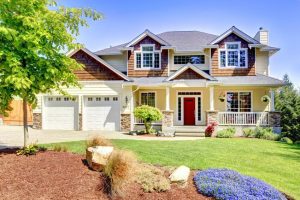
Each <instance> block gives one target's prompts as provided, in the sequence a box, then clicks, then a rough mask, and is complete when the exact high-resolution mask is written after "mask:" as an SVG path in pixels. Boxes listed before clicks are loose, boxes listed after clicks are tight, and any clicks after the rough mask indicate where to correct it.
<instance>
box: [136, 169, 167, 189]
mask: <svg viewBox="0 0 300 200" xmlns="http://www.w3.org/2000/svg"><path fill="white" fill-rule="evenodd" d="M164 174H165V171H164V170H163V169H160V168H158V167H155V166H152V165H146V164H144V165H140V170H139V173H138V177H137V182H138V183H139V184H141V186H142V189H143V190H144V192H154V191H156V192H165V191H167V190H169V189H170V188H171V185H170V180H169V179H168V178H166V177H165V175H164Z"/></svg>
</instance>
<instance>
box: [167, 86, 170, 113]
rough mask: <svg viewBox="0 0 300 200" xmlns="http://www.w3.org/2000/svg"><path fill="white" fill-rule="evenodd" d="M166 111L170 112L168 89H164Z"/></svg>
mask: <svg viewBox="0 0 300 200" xmlns="http://www.w3.org/2000/svg"><path fill="white" fill-rule="evenodd" d="M166 110H167V111H168V110H170V88H169V87H166Z"/></svg>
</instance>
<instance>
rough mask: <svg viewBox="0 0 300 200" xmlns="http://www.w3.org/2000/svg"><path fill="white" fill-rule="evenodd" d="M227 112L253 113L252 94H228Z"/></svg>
mask: <svg viewBox="0 0 300 200" xmlns="http://www.w3.org/2000/svg"><path fill="white" fill-rule="evenodd" d="M226 99H227V101H226V103H227V111H229V112H251V109H252V100H251V92H227V94H226Z"/></svg>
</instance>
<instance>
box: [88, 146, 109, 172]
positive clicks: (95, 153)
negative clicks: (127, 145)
mask: <svg viewBox="0 0 300 200" xmlns="http://www.w3.org/2000/svg"><path fill="white" fill-rule="evenodd" d="M113 150H114V148H113V147H111V146H95V147H89V148H87V149H86V160H87V163H88V165H89V167H90V168H92V169H93V170H95V171H102V170H103V168H104V167H105V165H106V164H107V161H108V158H109V156H110V155H111V153H112V152H113Z"/></svg>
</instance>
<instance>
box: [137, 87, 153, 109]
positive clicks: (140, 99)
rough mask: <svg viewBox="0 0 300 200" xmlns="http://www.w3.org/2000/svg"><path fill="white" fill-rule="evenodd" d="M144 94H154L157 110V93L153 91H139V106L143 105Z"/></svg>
mask: <svg viewBox="0 0 300 200" xmlns="http://www.w3.org/2000/svg"><path fill="white" fill-rule="evenodd" d="M142 93H154V104H155V105H154V107H155V108H157V91H153V90H149V91H148V90H144V91H143V90H140V91H139V104H140V105H142V95H141V94H142Z"/></svg>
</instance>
